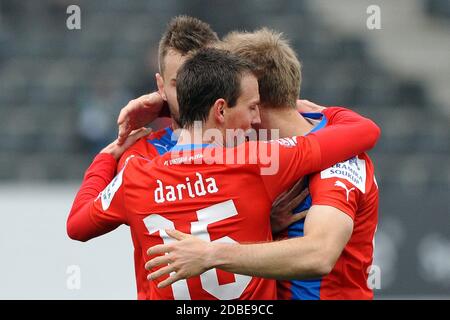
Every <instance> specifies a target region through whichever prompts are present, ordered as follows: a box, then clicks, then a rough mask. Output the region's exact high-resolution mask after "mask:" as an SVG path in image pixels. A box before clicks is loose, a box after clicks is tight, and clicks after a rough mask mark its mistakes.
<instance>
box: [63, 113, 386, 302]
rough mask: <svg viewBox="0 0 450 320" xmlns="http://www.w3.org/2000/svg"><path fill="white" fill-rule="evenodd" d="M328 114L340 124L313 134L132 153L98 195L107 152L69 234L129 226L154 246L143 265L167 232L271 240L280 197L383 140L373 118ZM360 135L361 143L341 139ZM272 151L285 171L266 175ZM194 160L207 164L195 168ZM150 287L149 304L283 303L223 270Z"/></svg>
mask: <svg viewBox="0 0 450 320" xmlns="http://www.w3.org/2000/svg"><path fill="white" fill-rule="evenodd" d="M327 112H328V113H329V114H330V118H331V119H335V120H336V121H335V125H334V126H330V127H329V128H327V129H324V130H321V131H320V132H318V133H315V134H311V135H309V136H308V137H293V138H286V139H280V140H279V141H276V142H272V143H264V142H250V143H245V144H243V145H241V146H239V147H237V148H230V149H225V148H212V147H201V148H194V150H184V151H183V150H182V151H180V152H179V153H178V154H177V153H174V151H172V152H170V153H167V154H165V155H163V156H161V157H157V158H155V159H154V160H152V161H150V160H148V159H143V158H139V157H133V158H131V159H129V160H128V163H127V164H126V165H125V166H124V168H123V169H122V170H121V172H119V174H118V175H117V176H116V178H114V180H112V181H111V183H110V184H109V185H108V186H107V187H106V188H105V189H104V190H103V191H102V192H101V193H100V194H99V195H98V196H97V197H96V195H95V189H97V190H98V188H100V187H102V186H103V187H104V186H105V182H109V181H110V180H111V179H112V175H111V171H112V172H113V171H114V169H115V165H116V164H115V161H114V159H113V158H112V157H111V156H110V155H107V154H100V155H99V156H97V157H96V159H95V160H94V163H93V164H92V165H91V167H90V168H89V169H88V171H87V172H86V175H85V179H84V181H83V184H82V186H81V188H80V191H79V193H78V194H77V197H76V199H75V201H74V205H73V207H72V210H71V213H70V215H69V219H68V224H67V228H68V233H69V235H70V237H71V238H73V239H77V240H88V239H90V238H92V237H95V236H98V235H101V234H103V233H105V232H108V231H111V230H113V229H114V228H116V227H117V226H119V225H120V224H123V223H125V224H128V225H129V226H130V228H131V232H132V237H133V243H134V244H138V245H139V247H140V248H145V249H142V251H141V256H142V259H143V261H145V260H148V259H150V258H151V257H147V255H146V249H147V248H149V247H151V246H154V245H156V244H160V243H167V242H170V241H172V240H171V239H170V238H169V237H168V236H167V235H166V233H165V231H164V230H165V229H172V228H175V229H178V230H180V231H182V232H186V233H191V234H194V235H196V236H199V237H201V238H203V239H204V240H207V241H222V242H240V243H242V242H260V241H269V240H271V239H272V238H271V228H270V219H269V215H270V208H271V205H272V202H273V200H274V199H275V198H276V197H277V196H278V195H279V194H280V193H281V192H283V191H284V190H286V189H288V188H290V187H291V186H292V185H293V183H294V182H296V181H297V180H298V179H299V178H300V177H301V176H303V175H305V174H307V173H310V172H314V171H318V170H320V169H324V168H327V167H329V166H330V165H331V164H333V163H336V162H338V161H341V160H343V159H347V158H349V157H350V156H351V155H353V154H357V153H360V152H362V151H363V150H367V149H370V148H371V147H373V145H374V144H375V142H376V141H377V139H378V136H379V129H378V127H377V126H376V125H374V124H373V123H372V122H371V121H370V120H367V119H364V118H362V117H360V116H358V115H356V114H355V113H353V112H351V111H349V110H345V109H341V108H330V109H329V110H327ZM330 122H331V121H330ZM359 136H361V139H358V141H355V142H354V143H352V144H348V143H345V144H344V143H342V144H339V143H337V141H340V140H342V141H348V139H352V138H355V137H359ZM335 139H337V141H335ZM180 147H181V148H183V146H180ZM264 148H268V149H269V150H272V151H273V150H276V151H277V153H276V154H277V161H276V162H277V169H278V170H277V174H276V175H274V174H272V175H262V174H261V172H262V170H263V169H264V168H267V163H266V162H265V161H263V158H262V157H261V156H260V155H261V153H259V152H257V151H255V150H261V149H264ZM325 150H326V151H328V152H326V151H325ZM239 151H241V152H242V151H243V153H239ZM174 154H175V155H174ZM239 154H244V155H245V160H246V161H244V163H242V164H238V163H234V164H227V163H221V162H220V161H217V159H218V158H219V159H220V158H222V159H230V158H229V157H234V159H238V156H239ZM268 154H272V153H271V152H270V151H269V152H268ZM252 155H253V156H254V157H253V158H252ZM255 155H256V156H255ZM192 159H195V160H198V159H200V160H201V161H200V163H195V162H194V163H192ZM213 159H214V160H213ZM108 180H109V181H108ZM100 190H101V189H100ZM255 195H257V197H256V198H255ZM94 199H95V200H94ZM255 200H256V201H255ZM255 226H258V227H257V228H255ZM140 268H142V269H144V266H143V265H142V266H140ZM153 271H154V270H153ZM143 272H145V271H143ZM137 281H142V280H141V279H137ZM148 284H149V290H148V294H147V297H146V298H148V299H274V298H276V287H275V281H273V280H268V279H262V278H257V277H249V276H243V275H235V274H231V273H228V272H224V271H221V270H215V269H212V270H209V271H207V272H205V273H203V274H202V275H200V276H198V277H193V278H190V279H188V280H183V281H178V282H177V283H175V284H173V285H172V286H171V287H167V288H164V289H158V288H157V286H156V285H157V283H156V281H149V282H148Z"/></svg>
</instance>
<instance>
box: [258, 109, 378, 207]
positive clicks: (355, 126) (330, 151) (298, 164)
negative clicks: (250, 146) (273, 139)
mask: <svg viewBox="0 0 450 320" xmlns="http://www.w3.org/2000/svg"><path fill="white" fill-rule="evenodd" d="M324 114H325V115H326V116H327V119H328V122H329V125H328V126H327V127H325V128H323V129H321V130H318V131H316V132H314V133H311V134H309V135H307V136H305V137H293V138H288V139H279V140H278V141H279V145H277V144H276V143H269V144H268V147H267V148H271V150H270V151H269V152H267V149H264V148H262V147H260V149H259V163H260V168H261V179H262V182H263V183H264V185H265V187H266V190H267V192H268V194H269V196H270V198H271V200H272V201H273V200H275V198H276V197H277V196H278V195H279V194H280V193H282V192H283V191H285V190H286V189H288V188H290V187H291V186H292V185H293V184H294V182H295V181H297V180H298V179H299V178H300V177H303V176H305V175H307V174H310V173H312V172H317V171H320V170H323V169H325V168H328V167H330V166H331V165H332V164H334V163H337V162H340V161H344V160H347V159H349V158H351V157H353V156H355V155H357V154H360V153H363V152H364V151H367V150H370V149H371V148H373V147H374V146H375V144H376V142H377V141H378V139H379V137H380V128H379V127H378V126H377V125H376V124H375V123H374V122H373V121H372V120H370V119H367V118H364V117H363V116H361V115H359V114H357V113H355V112H353V111H351V110H348V109H345V108H339V107H331V108H327V109H326V110H325V111H324ZM286 141H291V143H290V144H286ZM261 146H264V145H263V144H262V143H261ZM277 148H278V150H277ZM264 151H266V152H267V154H270V156H269V157H267V156H266V155H264ZM273 155H275V156H273ZM264 157H266V159H267V160H263V159H264ZM264 163H265V164H264Z"/></svg>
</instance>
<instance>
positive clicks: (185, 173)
mask: <svg viewBox="0 0 450 320" xmlns="http://www.w3.org/2000/svg"><path fill="white" fill-rule="evenodd" d="M216 150H217V152H222V151H219V150H224V149H222V148H217V149H216ZM205 153H206V152H205ZM186 154H188V155H190V154H191V153H190V152H187V153H182V154H181V155H182V156H181V157H178V158H173V154H172V153H168V154H166V155H164V156H162V157H157V158H155V159H154V160H152V161H148V160H144V159H136V158H134V159H131V160H130V161H129V163H128V164H127V166H126V168H125V170H126V172H127V174H126V175H124V184H126V185H127V190H128V191H127V192H126V198H127V199H126V203H127V209H128V210H129V212H128V219H129V223H130V227H131V228H132V230H133V235H134V236H136V237H138V239H137V242H139V243H140V247H141V248H149V247H151V246H154V245H156V244H161V243H168V242H170V241H173V240H172V239H170V238H169V237H168V236H167V235H166V233H165V231H164V230H165V229H177V230H180V231H182V232H185V233H189V234H193V235H196V236H199V237H201V238H202V239H204V240H206V241H221V242H229V243H233V242H239V243H244V242H260V241H268V240H271V239H272V237H271V228H270V222H269V212H270V207H271V200H270V199H269V197H268V196H267V192H266V190H265V187H264V185H263V184H262V183H261V177H260V169H259V167H258V166H256V165H249V164H184V163H182V162H183V156H184V155H186ZM142 255H143V257H144V260H148V258H149V257H148V256H147V255H146V252H145V250H142ZM142 268H144V266H142ZM156 285H157V283H156V282H154V281H151V282H150V290H149V291H150V296H149V297H148V298H149V299H173V298H175V299H275V298H276V288H275V281H273V280H267V279H261V278H256V277H249V276H244V275H234V274H231V273H228V272H224V271H221V270H215V269H213V270H210V271H207V272H205V273H204V274H202V275H201V276H199V277H194V278H191V279H188V280H182V281H179V282H177V283H175V284H173V285H172V286H171V287H168V288H164V289H158V288H157V287H156Z"/></svg>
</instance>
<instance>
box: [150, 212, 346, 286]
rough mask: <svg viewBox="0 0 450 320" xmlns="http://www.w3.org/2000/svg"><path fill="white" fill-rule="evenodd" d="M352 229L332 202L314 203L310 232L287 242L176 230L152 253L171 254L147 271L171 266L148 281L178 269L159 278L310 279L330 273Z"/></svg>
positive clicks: (308, 218) (307, 222) (309, 218)
mask: <svg viewBox="0 0 450 320" xmlns="http://www.w3.org/2000/svg"><path fill="white" fill-rule="evenodd" d="M352 232H353V220H352V219H351V218H350V217H349V216H348V215H347V214H345V213H344V212H342V211H341V210H338V209H336V208H334V207H331V206H322V205H315V206H312V207H311V209H310V210H309V212H308V215H307V216H306V220H305V235H304V236H303V237H297V238H292V239H288V240H282V241H276V242H266V243H256V244H225V243H216V242H214V243H210V242H205V241H203V240H200V239H198V238H196V237H194V236H192V235H188V234H184V233H181V232H179V231H176V230H168V234H169V235H171V236H172V237H174V238H176V239H177V240H180V241H177V242H173V243H170V244H167V245H157V246H155V247H152V248H150V249H149V250H148V253H149V254H151V255H152V254H160V253H168V254H167V255H165V256H159V257H156V258H154V259H152V260H150V261H149V262H147V264H146V269H147V270H150V269H151V268H153V267H155V266H159V265H167V264H168V263H170V265H168V266H164V267H163V268H161V269H159V270H157V271H155V272H153V273H151V274H150V275H149V279H156V278H158V277H160V276H161V275H164V274H168V273H170V272H173V271H175V272H176V273H175V274H173V275H172V276H170V277H169V278H167V279H166V280H164V281H162V282H160V283H159V284H158V287H165V286H168V285H170V284H172V283H173V282H175V281H178V280H180V279H185V278H189V277H192V276H196V275H199V274H201V273H203V272H205V271H206V270H208V269H212V268H218V269H222V270H225V271H229V272H233V273H239V274H245V275H250V276H258V277H265V278H275V279H308V278H317V277H321V276H324V275H326V274H328V273H330V272H331V270H332V269H333V267H334V265H335V263H336V261H337V259H338V258H339V256H340V254H341V252H342V250H343V249H344V247H345V245H346V244H347V242H348V240H349V239H350V236H351V234H352Z"/></svg>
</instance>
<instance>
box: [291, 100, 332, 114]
mask: <svg viewBox="0 0 450 320" xmlns="http://www.w3.org/2000/svg"><path fill="white" fill-rule="evenodd" d="M325 109H326V108H325V107H323V106H319V105H318V104H315V103H314V102H311V101H309V100H297V110H298V112H315V113H321V112H323V110H325Z"/></svg>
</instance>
